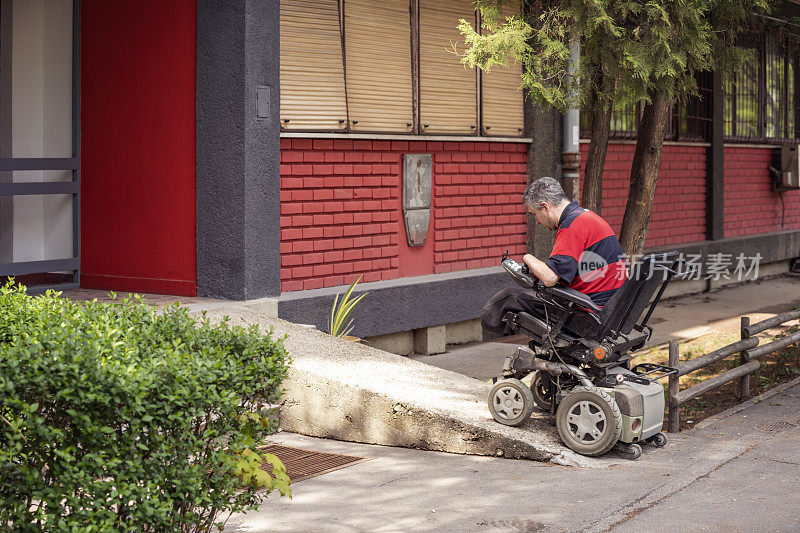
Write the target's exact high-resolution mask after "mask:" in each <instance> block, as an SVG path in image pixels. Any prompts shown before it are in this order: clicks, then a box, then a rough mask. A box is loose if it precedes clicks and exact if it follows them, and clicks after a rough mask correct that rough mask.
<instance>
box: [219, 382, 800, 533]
mask: <svg viewBox="0 0 800 533" xmlns="http://www.w3.org/2000/svg"><path fill="white" fill-rule="evenodd" d="M778 389H780V390H782V392H778V393H777V394H775V393H774V392H773V395H771V396H769V397H766V398H764V399H761V400H758V399H753V400H751V401H749V402H747V403H746V404H745V405H744V406H743V407H738V408H734V409H732V410H729V411H727V412H725V413H722V414H720V415H717V416H716V417H713V418H711V419H708V420H706V421H704V423H703V424H700V426H702V427H697V428H695V429H692V430H689V431H685V432H682V433H680V434H679V435H668V439H669V442H668V443H667V445H666V446H665V447H664V448H659V449H656V448H653V447H651V446H646V447H645V449H644V454H643V455H642V457H641V458H640V459H639V460H638V461H625V462H623V463H622V464H619V465H616V466H612V467H610V468H607V469H596V468H574V467H565V466H556V465H551V464H546V463H540V462H536V461H524V460H512V459H501V458H493V457H478V456H464V455H454V454H447V453H440V452H426V451H419V450H411V449H406V448H394V447H385V446H374V445H365V444H353V443H344V442H338V441H332V440H324V439H315V438H312V437H303V436H300V435H295V434H291V433H279V434H277V435H275V436H273V437H272V438H271V439H270V440H271V441H272V442H275V443H279V444H284V445H288V446H296V447H299V448H306V449H310V450H316V451H322V452H331V453H340V454H349V455H356V456H360V457H366V458H369V459H370V460H368V461H365V462H361V463H358V464H356V465H354V466H351V467H347V468H343V469H341V470H337V471H334V472H330V473H328V474H324V475H322V476H319V477H315V478H310V479H306V480H304V481H301V482H299V483H297V484H294V485H293V487H292V492H293V498H292V499H291V500H289V499H288V498H279V497H278V496H277V495H269V496H268V497H267V498H266V499H265V500H264V503H263V505H262V506H261V508H260V509H259V510H258V511H255V512H250V513H247V514H239V515H234V516H233V517H231V519H230V520H229V522H228V524H227V526H226V528H225V531H232V532H266V531H274V532H284V531H286V532H289V531H291V532H300V531H302V532H305V531H315V532H328V531H330V532H334V531H335V532H340V531H341V532H356V531H377V532H401V531H402V532H417V531H444V532H449V531H453V532H455V531H467V532H539V531H541V532H549V531H586V532H599V531H615V532H617V531H619V532H623V531H687V530H699V531H798V530H800V513H798V512H797V509H800V380H796V381H795V382H793V384H791V385H789V384H787V385H784V386H781V387H779V388H778ZM612 454H617V452H612Z"/></svg>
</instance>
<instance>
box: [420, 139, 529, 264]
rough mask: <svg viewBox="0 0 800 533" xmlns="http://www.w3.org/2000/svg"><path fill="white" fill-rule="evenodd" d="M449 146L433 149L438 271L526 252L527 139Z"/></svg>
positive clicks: (493, 260)
mask: <svg viewBox="0 0 800 533" xmlns="http://www.w3.org/2000/svg"><path fill="white" fill-rule="evenodd" d="M428 144H429V145H431V144H436V143H428ZM438 144H440V145H441V143H438ZM457 144H458V145H459V146H455V145H457ZM451 145H452V146H451ZM444 150H445V151H444V152H436V153H434V155H433V158H434V169H433V171H434V184H435V187H434V197H435V200H434V206H435V208H434V211H435V215H436V216H435V234H434V239H435V244H434V250H435V263H436V266H435V269H436V272H437V273H439V272H451V271H454V270H465V269H470V268H482V267H490V266H495V265H497V264H498V263H499V262H500V256H501V255H502V254H503V251H504V250H508V251H509V253H510V254H514V255H521V254H524V253H525V235H526V217H525V207H524V205H523V204H522V194H523V193H524V192H525V185H526V179H527V178H526V173H525V170H526V157H527V150H528V145H526V144H512V143H486V142H476V143H445V147H444Z"/></svg>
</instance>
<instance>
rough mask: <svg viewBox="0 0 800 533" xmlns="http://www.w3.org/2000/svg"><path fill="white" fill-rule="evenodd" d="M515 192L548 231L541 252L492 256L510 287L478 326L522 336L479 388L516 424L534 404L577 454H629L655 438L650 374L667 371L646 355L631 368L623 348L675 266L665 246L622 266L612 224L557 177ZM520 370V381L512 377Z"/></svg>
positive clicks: (639, 343) (660, 441) (658, 408)
mask: <svg viewBox="0 0 800 533" xmlns="http://www.w3.org/2000/svg"><path fill="white" fill-rule="evenodd" d="M524 201H525V204H526V206H527V208H528V210H529V211H530V212H532V213H533V215H534V216H535V217H536V221H537V223H540V224H543V225H544V226H546V227H547V228H549V229H551V230H553V231H556V232H557V233H556V239H555V244H554V246H553V252H552V254H551V255H550V258H549V259H548V260H547V261H540V260H539V259H537V258H535V257H533V256H532V255H530V254H528V255H525V256H524V258H523V263H524V266H523V265H520V264H518V263H517V262H516V261H514V260H513V259H510V258H508V257H507V255H504V256H503V260H502V263H501V265H502V266H503V267H504V268H505V269H506V271H508V273H509V274H510V275H511V276H512V278H513V279H514V280H515V281H516V282H517V284H518V285H519V287H516V288H510V289H505V290H503V291H500V292H499V293H497V294H496V295H495V296H493V297H492V298H491V299H490V300H489V302H488V303H487V304H486V307H485V308H484V310H483V314H482V317H481V322H482V324H483V326H484V328H486V329H487V330H489V331H493V332H496V333H501V332H505V333H522V334H525V335H526V336H527V337H528V338H529V339H530V340H529V343H528V346H520V347H518V348H517V349H516V351H515V352H514V353H513V354H511V355H509V356H508V357H507V358H506V361H505V363H504V366H503V369H502V371H501V374H500V376H499V378H498V380H497V381H496V383H495V385H494V387H493V388H492V390H491V392H490V394H489V410H490V412H491V414H492V416H493V417H494V419H495V420H496V421H498V422H500V423H502V424H506V425H514V426H515V425H520V424H522V423H524V422H525V421H526V420H527V419H528V418H529V417H530V415H531V413H532V411H533V407H534V405H536V406H538V407H540V408H542V409H544V410H546V411H549V412H550V413H555V414H556V426H557V428H558V432H559V435H560V436H561V439H562V440H563V441H564V443H565V444H566V445H567V446H568V447H569V448H571V449H573V450H574V451H576V452H578V453H582V454H585V455H602V454H603V453H606V452H607V451H609V450H610V449H611V448H613V447H614V446H615V445H617V446H618V447H619V448H620V449H621V450H622V451H623V453H625V454H626V456H628V457H629V458H632V459H635V458H638V457H639V456H640V455H641V452H642V450H641V447H640V446H639V444H638V443H640V442H643V441H648V442H651V443H652V444H654V445H656V446H663V445H664V444H665V443H666V438H665V437H664V435H663V434H662V433H661V428H662V422H663V412H664V396H663V390H662V387H661V385H659V384H658V382H657V380H658V379H661V378H663V377H665V376H667V375H669V374H671V373H673V372H675V371H674V369H670V368H668V367H663V366H660V365H654V364H649V363H648V364H642V365H637V366H636V367H634V368H631V367H630V359H631V355H630V352H632V351H635V350H637V349H639V348H641V347H643V346H644V344H645V343H646V342H647V340H648V338H649V337H650V335H651V334H652V329H651V328H650V327H649V326H647V321H648V319H649V318H650V315H651V314H652V312H653V310H654V309H655V306H656V304H657V303H658V300H659V299H660V297H661V295H662V294H663V292H664V289H665V288H666V285H667V283H668V282H669V280H670V279H671V277H672V276H673V275H674V274H675V273H676V272H675V270H674V268H675V267H676V266H677V264H678V263H677V261H675V260H674V254H662V255H661V256H660V257H656V256H645V257H643V258H642V259H641V260H640V261H638V262H637V263H636V264H635V265H633V268H632V269H631V273H630V276H628V275H626V269H625V261H624V257H623V253H622V248H621V246H620V244H619V241H618V240H617V238H616V236H615V235H614V232H613V230H611V228H610V226H609V225H608V224H607V223H606V222H605V221H604V220H603V219H602V218H600V217H599V216H598V215H596V214H594V213H592V212H591V211H588V210H585V209H582V208H580V207H579V206H578V204H577V203H576V202H569V201H568V199H567V198H566V195H565V194H564V191H563V189H562V188H561V186H560V185H559V183H558V182H557V181H555V180H554V179H552V178H542V179H539V180H537V181H535V182H533V183H532V184H531V185H530V186H529V187H528V189H527V190H526V192H525V196H524ZM667 264H669V265H670V266H667ZM659 286H660V290H659V291H658V294H657V295H656V296H655V298H654V299H653V302H652V304H651V305H650V309H649V310H648V312H647V313H646V315H645V317H644V319H643V320H642V321H641V322H638V323H637V321H638V320H639V317H640V316H641V314H642V313H643V311H644V309H645V308H646V307H647V305H648V303H649V302H650V299H651V298H652V297H653V295H654V294H655V292H656V289H657V288H658V287H659ZM529 374H532V381H531V386H530V387H528V386H527V385H525V383H523V382H522V381H521V379H522V378H524V377H526V376H528V375H529Z"/></svg>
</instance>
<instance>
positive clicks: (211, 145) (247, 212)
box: [196, 0, 280, 300]
mask: <svg viewBox="0 0 800 533" xmlns="http://www.w3.org/2000/svg"><path fill="white" fill-rule="evenodd" d="M279 19H280V8H279V1H278V0H224V1H223V0H198V2H197V134H196V135H197V294H198V296H209V297H218V298H228V299H233V300H250V299H254V298H260V297H264V296H274V295H278V294H280V178H279V174H278V170H279V163H280V126H279V121H278V118H279V117H278V113H279V105H278V103H279V90H280V81H279V80H280V78H279V75H280V51H279V47H280V35H279Z"/></svg>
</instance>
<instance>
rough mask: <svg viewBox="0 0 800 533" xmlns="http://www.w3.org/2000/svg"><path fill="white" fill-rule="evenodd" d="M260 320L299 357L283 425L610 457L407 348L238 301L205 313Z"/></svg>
mask: <svg viewBox="0 0 800 533" xmlns="http://www.w3.org/2000/svg"><path fill="white" fill-rule="evenodd" d="M225 315H227V316H229V317H230V319H231V323H232V324H239V325H249V324H257V325H258V326H259V327H260V328H261V329H262V330H265V331H266V330H267V329H269V328H270V327H272V328H274V332H275V334H276V335H277V336H279V337H280V336H283V335H288V337H287V338H286V340H285V345H286V348H287V349H288V351H289V354H290V355H291V356H292V358H293V361H294V362H293V363H292V366H291V368H290V371H289V376H288V379H287V380H286V381H285V382H284V399H283V405H282V407H281V414H280V417H281V427H282V429H284V430H286V431H291V432H295V433H301V434H303V435H310V436H314V437H323V438H331V439H337V440H344V441H352V442H362V443H369V444H384V445H389V446H404V447H409V448H420V449H425V450H437V451H443V452H451V453H460V454H475V455H491V456H503V457H508V458H517V459H534V460H537V461H552V462H554V463H557V464H570V465H579V466H607V465H608V464H610V463H611V461H608V460H602V459H591V458H587V457H583V456H580V455H577V454H575V453H574V452H572V451H571V450H569V449H567V448H566V447H564V445H563V444H561V442H560V440H559V438H558V433H557V431H556V429H555V426H554V424H553V422H552V421H551V419H550V417H548V416H547V415H545V414H538V413H536V414H534V415H533V417H532V418H531V419H530V421H529V422H528V423H527V424H525V425H523V426H521V427H516V428H514V427H508V426H503V425H501V424H498V423H496V422H494V420H492V418H491V415H490V414H489V410H488V408H487V406H486V399H487V395H488V392H489V387H488V385H486V384H484V383H482V382H481V381H479V380H476V379H473V378H470V377H467V376H464V375H462V374H456V373H454V372H450V371H448V370H443V369H440V368H436V367H433V366H430V365H426V364H424V363H420V362H417V361H413V360H411V359H408V358H406V357H402V356H398V355H394V354H390V353H387V352H383V351H380V350H377V349H375V348H371V347H369V346H365V345H362V344H358V343H355V342H351V341H346V340H341V339H337V338H334V337H331V336H330V335H327V334H325V333H322V332H319V331H317V330H315V329H310V328H305V327H303V326H299V325H297V324H293V323H291V322H286V321H284V320H280V319H277V318H272V317H269V316H266V315H264V314H260V313H257V312H254V311H252V310H248V309H245V308H241V307H230V308H226V309H215V310H211V311H209V312H208V316H209V318H211V319H212V320H220V319H221V318H222V317H223V316H225Z"/></svg>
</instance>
